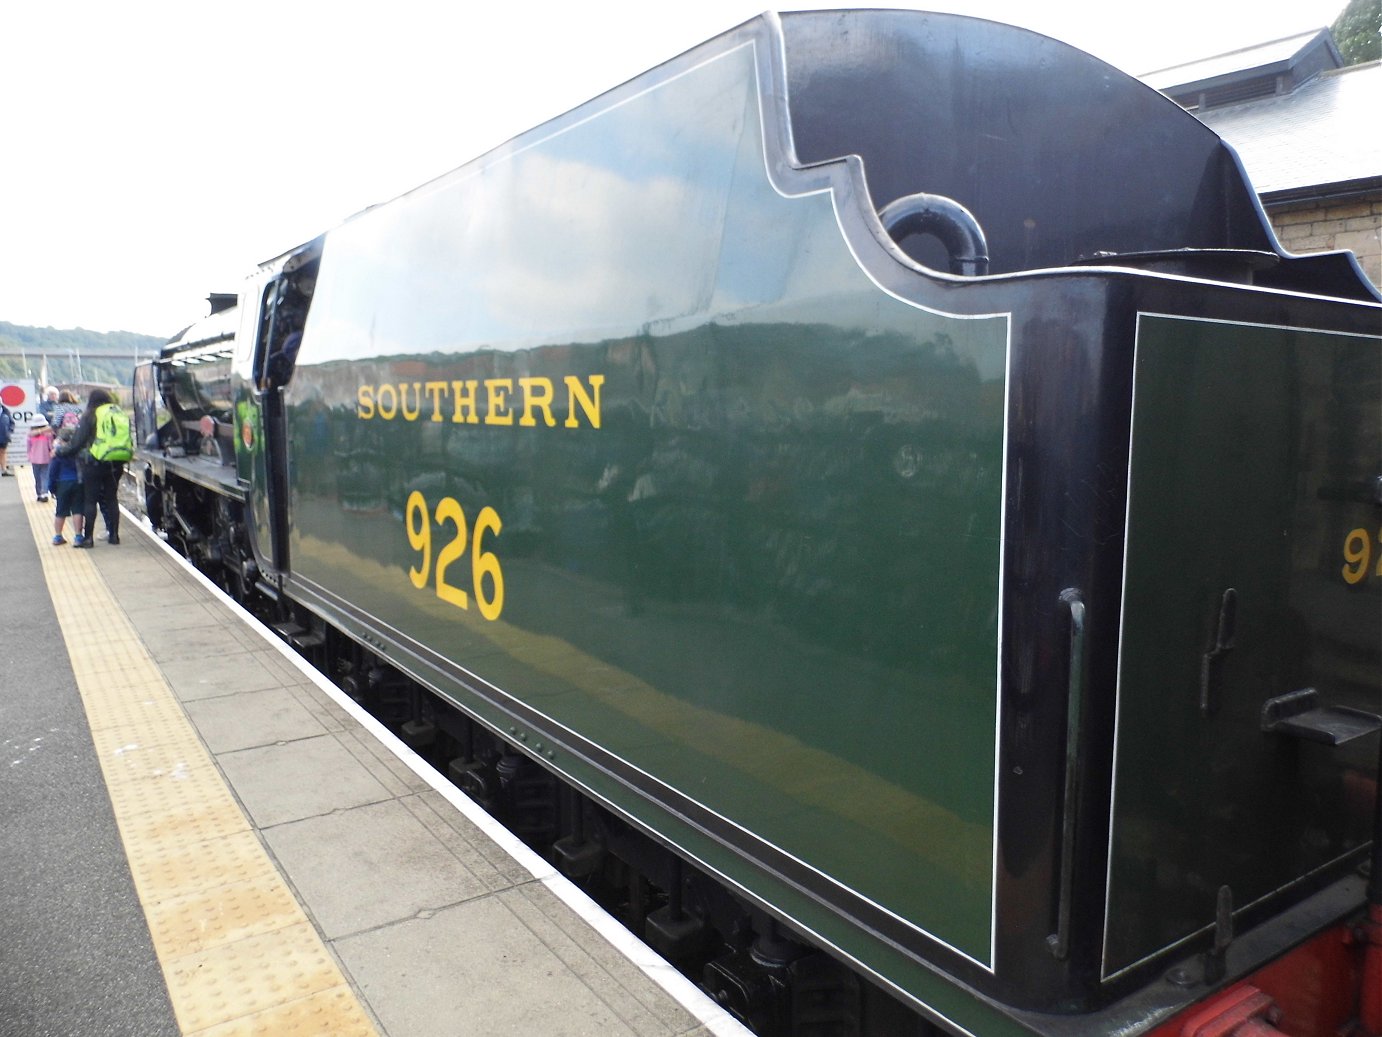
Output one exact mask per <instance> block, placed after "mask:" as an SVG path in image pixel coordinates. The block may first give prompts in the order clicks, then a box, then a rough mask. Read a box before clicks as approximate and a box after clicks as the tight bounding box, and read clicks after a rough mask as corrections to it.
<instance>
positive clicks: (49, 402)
mask: <svg viewBox="0 0 1382 1037" xmlns="http://www.w3.org/2000/svg"><path fill="white" fill-rule="evenodd" d="M57 405H58V387H57V386H56V385H50V386H48V388H46V389H44V390H43V399H42V400H40V401H39V403H38V412H39V413H40V414H42V415H43V416H44V417H45V418H47V419H48V424H49V425H52V426H53V427H54V428H56V427H57V422H56V421H54V420H53V409H54V408H55V407H56V406H57Z"/></svg>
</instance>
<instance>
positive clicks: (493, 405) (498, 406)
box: [485, 378, 513, 425]
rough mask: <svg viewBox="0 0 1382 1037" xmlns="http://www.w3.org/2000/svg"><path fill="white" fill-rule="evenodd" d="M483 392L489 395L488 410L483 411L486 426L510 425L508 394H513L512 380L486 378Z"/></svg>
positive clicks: (510, 415)
mask: <svg viewBox="0 0 1382 1037" xmlns="http://www.w3.org/2000/svg"><path fill="white" fill-rule="evenodd" d="M485 392H486V393H488V394H489V409H488V410H486V411H485V424H486V425H512V424H513V411H511V410H509V409H508V398H509V393H511V392H513V379H512V378H486V379H485Z"/></svg>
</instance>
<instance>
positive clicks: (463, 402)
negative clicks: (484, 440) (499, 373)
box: [451, 379, 480, 425]
mask: <svg viewBox="0 0 1382 1037" xmlns="http://www.w3.org/2000/svg"><path fill="white" fill-rule="evenodd" d="M479 384H480V383H479V382H477V381H475V380H474V379H467V380H465V381H461V380H460V379H457V380H456V381H454V382H452V383H451V394H452V395H453V396H454V397H455V398H456V408H455V410H454V411H452V413H451V420H452V422H453V423H455V424H457V425H459V424H460V423H461V422H465V423H466V424H467V425H476V424H479V421H480V415H479V414H478V413H476V410H475V387H476V386H477V385H479Z"/></svg>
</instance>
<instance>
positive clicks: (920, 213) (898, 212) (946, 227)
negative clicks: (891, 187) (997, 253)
mask: <svg viewBox="0 0 1382 1037" xmlns="http://www.w3.org/2000/svg"><path fill="white" fill-rule="evenodd" d="M878 218H879V219H880V220H882V221H883V229H884V230H886V231H887V232H888V233H889V234H890V235H891V236H892V239H893V240H894V241H897V242H901V241H902V239H903V238H905V237H907V236H908V235H909V234H932V235H935V237H937V238H939V239H940V242H941V244H942V245H944V246H945V251H946V253H947V254H948V255H949V257H950V272H951V273H952V274H959V275H961V276H962V277H979V276H982V275H983V274H986V273H988V272H989V246H988V242H987V241H986V240H985V239H984V230H983V228H982V227H980V226H979V221H978V220H976V219H975V218H974V214H973V213H971V212H970V211H969V210H968V209H966V208H965V207H964V206H963V205H961V204H960V203H959V202H957V201H955V199H953V198H946V197H945V196H944V195H939V194H925V193H918V194H908V195H903V196H902V197H901V198H898V199H897V200H896V201H892V202H889V203H888V204H887V205H885V206H883V208H882V209H880V210H879V212H878Z"/></svg>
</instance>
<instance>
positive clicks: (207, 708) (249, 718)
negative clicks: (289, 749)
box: [183, 688, 326, 754]
mask: <svg viewBox="0 0 1382 1037" xmlns="http://www.w3.org/2000/svg"><path fill="white" fill-rule="evenodd" d="M183 708H184V709H185V710H186V711H187V715H188V716H189V717H191V718H192V723H194V724H196V726H197V731H198V733H200V734H201V736H202V741H203V742H205V743H206V747H207V748H208V749H210V750H211V752H212V753H214V754H220V753H228V752H234V751H235V750H237V749H250V748H253V747H256V746H261V745H275V744H277V743H278V742H291V741H294V740H296V739H301V738H313V737H315V736H317V735H322V734H325V733H326V732H325V730H324V729H323V728H322V726H321V724H319V723H317V721H316V720H315V719H314V718H313V716H312V714H311V713H309V712H307V710H305V709H303V708H302V704H301V703H300V702H298V700H297V699H296V698H294V697H293V695H292V693H291V692H289V691H287V690H286V689H284V688H270V689H269V690H267V691H248V692H244V693H243V694H240V695H235V696H230V697H228V696H224V695H223V696H220V697H217V698H205V699H194V700H192V701H190V702H184V703H183Z"/></svg>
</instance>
